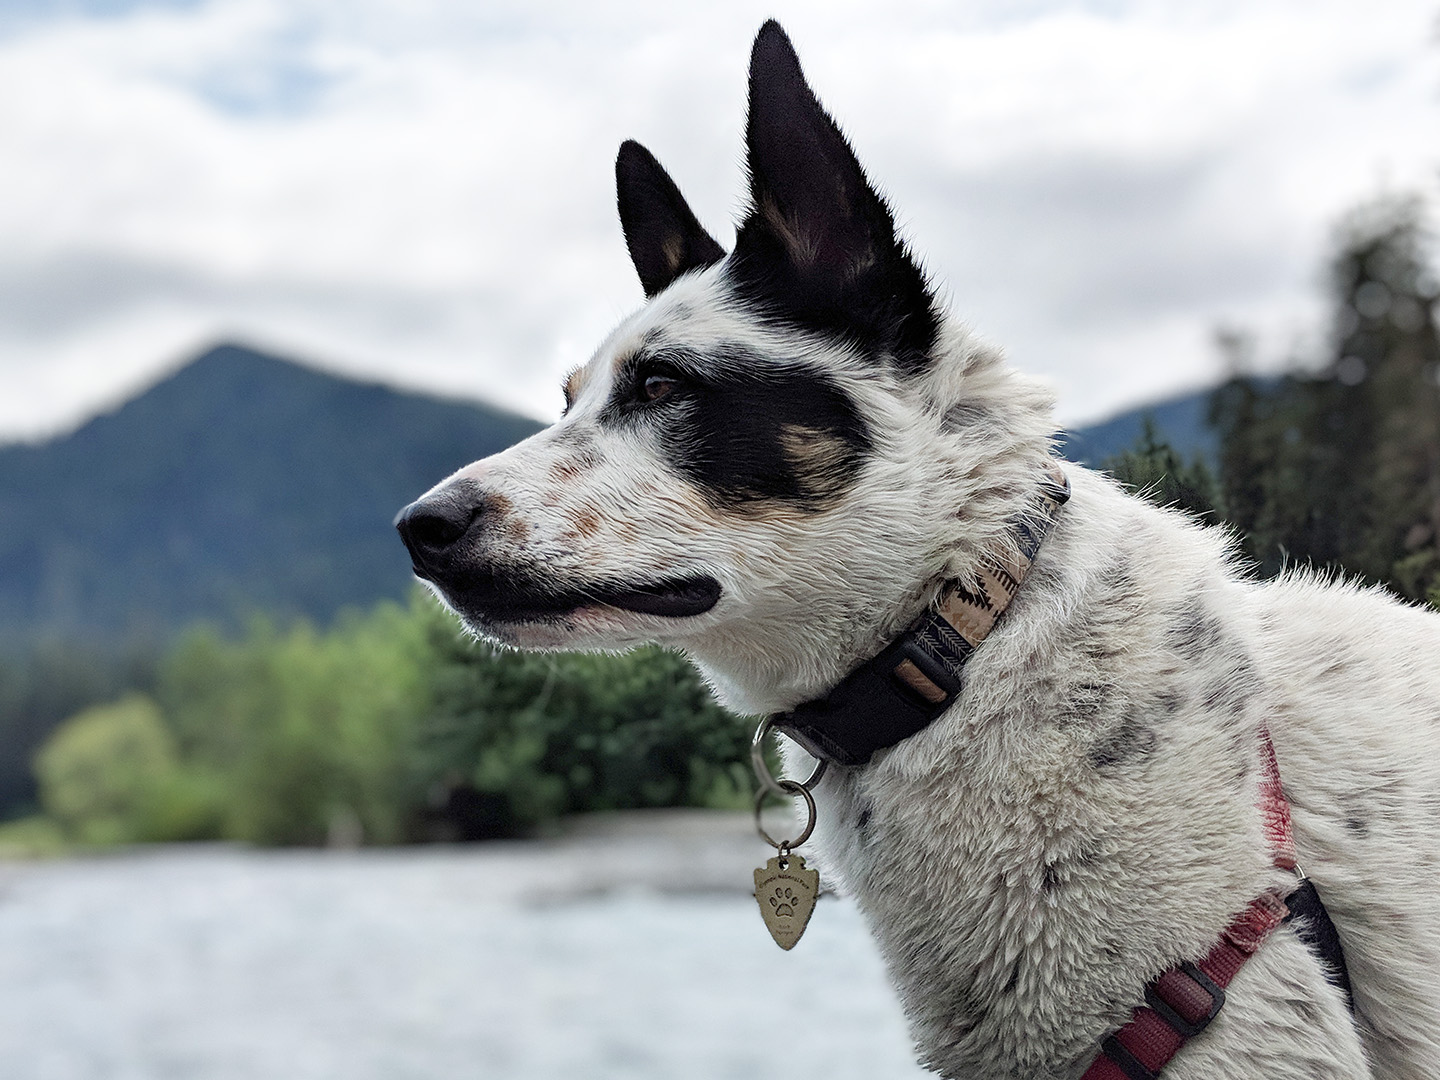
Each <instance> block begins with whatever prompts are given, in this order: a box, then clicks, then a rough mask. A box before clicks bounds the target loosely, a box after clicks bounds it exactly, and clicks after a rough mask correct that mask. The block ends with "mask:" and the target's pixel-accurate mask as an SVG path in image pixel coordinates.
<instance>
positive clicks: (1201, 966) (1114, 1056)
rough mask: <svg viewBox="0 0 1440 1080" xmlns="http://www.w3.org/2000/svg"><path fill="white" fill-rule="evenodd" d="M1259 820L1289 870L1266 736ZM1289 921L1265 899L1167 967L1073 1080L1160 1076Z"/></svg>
mask: <svg viewBox="0 0 1440 1080" xmlns="http://www.w3.org/2000/svg"><path fill="white" fill-rule="evenodd" d="M1260 753H1261V762H1262V765H1263V767H1264V769H1265V775H1264V776H1263V777H1262V778H1261V781H1260V813H1261V816H1262V818H1263V819H1264V822H1265V834H1266V838H1267V839H1268V840H1269V841H1270V847H1271V849H1272V850H1273V851H1274V853H1275V865H1276V866H1279V867H1283V868H1284V869H1286V870H1293V869H1294V868H1295V837H1294V834H1293V833H1292V831H1291V828H1290V806H1289V804H1288V803H1287V802H1286V801H1285V796H1284V795H1283V794H1282V793H1281V790H1280V769H1279V767H1278V766H1277V765H1276V764H1275V747H1274V745H1273V744H1272V743H1271V742H1270V733H1269V732H1268V731H1262V732H1261V751H1260ZM1288 914H1289V909H1288V908H1286V906H1285V902H1284V901H1283V900H1282V899H1280V897H1279V896H1278V895H1277V894H1275V893H1265V894H1263V895H1261V896H1257V897H1256V898H1255V899H1254V900H1252V901H1250V906H1249V907H1247V908H1246V909H1245V910H1244V911H1242V912H1241V913H1240V914H1239V915H1238V916H1236V918H1235V921H1234V922H1232V923H1231V924H1230V925H1229V926H1227V927H1226V928H1225V929H1224V931H1222V932H1221V934H1220V940H1219V942H1217V943H1216V945H1215V947H1214V948H1213V949H1211V950H1210V953H1209V955H1208V956H1206V957H1205V958H1204V959H1203V960H1201V961H1200V962H1199V963H1195V964H1192V963H1189V962H1188V961H1187V962H1186V963H1183V964H1181V965H1180V966H1178V967H1173V968H1171V969H1170V970H1169V971H1167V972H1165V973H1164V974H1163V975H1161V976H1160V977H1159V978H1158V979H1155V980H1154V981H1153V982H1151V983H1150V984H1149V985H1148V986H1146V987H1145V1002H1146V1003H1145V1004H1144V1005H1141V1006H1139V1007H1138V1008H1136V1010H1135V1013H1134V1015H1133V1016H1132V1017H1131V1018H1130V1022H1129V1023H1128V1024H1126V1025H1125V1026H1124V1027H1122V1028H1121V1029H1120V1030H1119V1031H1117V1032H1115V1034H1113V1035H1110V1036H1108V1037H1107V1038H1106V1039H1105V1041H1104V1042H1103V1043H1101V1045H1100V1055H1099V1056H1098V1057H1097V1058H1096V1059H1095V1060H1094V1061H1093V1062H1091V1064H1090V1068H1088V1069H1086V1070H1085V1074H1084V1076H1082V1077H1081V1080H1156V1077H1158V1076H1159V1075H1160V1070H1161V1069H1163V1068H1164V1067H1165V1066H1166V1064H1167V1063H1168V1062H1169V1061H1170V1059H1171V1058H1173V1057H1174V1056H1175V1055H1176V1054H1177V1053H1179V1052H1180V1047H1182V1046H1184V1045H1185V1041H1186V1040H1187V1039H1190V1038H1192V1037H1194V1036H1196V1035H1198V1034H1200V1032H1202V1031H1204V1030H1205V1027H1206V1025H1208V1024H1209V1023H1210V1021H1211V1020H1213V1019H1215V1017H1216V1015H1217V1014H1219V1012H1220V1009H1221V1007H1222V1006H1223V1005H1224V1004H1225V987H1227V986H1229V985H1230V980H1231V979H1233V978H1234V977H1235V973H1236V972H1238V971H1239V970H1240V969H1241V968H1242V967H1244V966H1245V961H1247V960H1249V959H1250V957H1251V956H1253V955H1254V954H1255V950H1256V949H1258V948H1259V947H1260V943H1261V942H1263V941H1264V940H1265V939H1266V938H1267V937H1269V936H1270V933H1271V931H1273V930H1274V929H1275V928H1276V927H1277V926H1279V925H1280V923H1281V922H1282V921H1283V920H1284V919H1285V916H1286V915H1288Z"/></svg>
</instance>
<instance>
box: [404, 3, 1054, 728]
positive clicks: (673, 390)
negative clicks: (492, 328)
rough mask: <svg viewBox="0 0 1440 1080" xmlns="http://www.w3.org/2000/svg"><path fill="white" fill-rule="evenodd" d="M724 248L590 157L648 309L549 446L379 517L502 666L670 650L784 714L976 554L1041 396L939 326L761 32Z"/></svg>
mask: <svg viewBox="0 0 1440 1080" xmlns="http://www.w3.org/2000/svg"><path fill="white" fill-rule="evenodd" d="M746 154H747V158H746V160H747V165H748V169H749V176H750V207H749V210H748V212H747V214H746V216H745V218H744V220H743V222H742V223H741V225H740V227H739V229H738V233H737V237H736V243H735V249H734V251H733V252H731V253H729V254H727V253H726V252H725V251H724V249H723V248H722V247H721V246H720V245H719V244H718V243H717V242H716V241H715V240H714V239H713V238H712V237H711V236H710V235H709V234H708V233H707V232H706V231H705V229H704V228H703V227H702V226H701V225H700V223H699V221H698V220H697V219H696V217H695V214H694V213H693V212H692V211H691V209H690V207H689V206H688V205H687V204H686V202H685V200H684V198H683V197H682V196H681V194H680V191H679V189H678V188H677V187H676V186H675V183H674V182H673V181H672V180H671V178H670V177H669V175H668V174H667V173H666V172H665V170H664V169H662V168H661V167H660V165H659V164H658V163H657V162H656V161H655V159H654V158H653V157H652V156H651V155H650V153H649V152H648V151H646V150H645V149H644V148H643V147H641V146H640V145H639V144H637V143H633V142H627V143H625V144H624V145H623V146H622V147H621V148H620V155H619V159H618V160H617V162H616V175H617V181H618V188H619V207H620V219H621V223H622V225H623V228H624V232H625V240H626V243H627V245H628V246H629V249H630V254H631V257H632V259H633V261H634V264H635V268H636V270H637V271H638V273H639V276H640V281H641V284H642V285H643V286H644V289H645V293H646V296H647V298H648V299H647V303H646V304H645V306H644V307H642V308H641V309H640V310H639V311H638V312H636V313H635V314H634V315H632V316H631V317H630V318H628V319H626V320H625V321H624V322H623V323H621V325H620V326H619V327H618V328H617V329H616V330H615V331H614V332H613V333H612V334H611V335H610V336H609V338H608V339H607V340H606V341H605V342H604V343H602V344H601V346H600V348H599V349H598V350H597V351H596V352H595V355H594V356H593V357H592V358H591V360H590V361H589V362H588V363H587V364H586V365H585V366H584V367H583V368H581V369H579V370H578V371H576V372H575V373H574V374H572V375H571V376H570V377H569V379H568V380H567V381H566V384H565V397H566V402H567V408H566V411H565V414H564V416H563V417H562V418H561V419H560V421H559V422H558V423H556V424H555V425H554V426H553V427H551V428H549V429H548V430H546V431H543V432H541V433H539V434H538V435H535V436H533V437H532V438H530V439H527V440H526V441H524V442H522V443H520V444H518V445H516V446H514V447H512V448H510V449H509V450H506V451H505V452H504V453H501V454H497V455H495V456H494V457H490V458H486V459H485V460H483V461H479V462H476V463H475V464H473V465H470V466H468V467H467V468H464V469H462V470H460V471H459V472H458V473H456V474H455V475H454V476H452V477H450V478H449V479H447V480H445V481H444V482H443V483H441V484H439V485H438V486H437V487H436V488H434V489H433V490H432V491H431V492H430V493H429V494H427V495H426V496H425V497H424V498H422V499H420V500H419V501H418V502H416V503H413V504H411V505H410V506H408V507H406V508H405V509H404V510H403V511H401V514H400V517H399V518H398V519H397V526H398V528H399V529H400V532H401V535H402V537H403V538H404V540H405V543H406V545H407V547H408V548H409V549H410V552H411V556H412V559H413V561H414V566H415V572H416V573H417V574H418V575H419V576H420V577H421V578H423V579H424V580H426V581H427V582H429V583H430V584H431V586H432V587H433V588H434V589H435V590H436V591H437V592H438V593H439V594H440V595H441V596H442V597H443V598H444V600H445V601H446V602H447V603H448V604H449V605H450V606H451V607H452V608H454V609H455V611H456V612H458V613H459V614H460V616H461V617H462V618H463V619H464V621H465V622H466V624H467V625H468V626H469V627H470V628H471V629H472V630H474V631H475V632H477V633H479V634H483V635H485V636H488V637H492V638H496V639H499V640H500V641H503V642H506V643H509V644H512V645H516V646H520V647H524V648H553V649H617V648H626V647H629V646H631V645H635V644H638V643H641V642H645V641H660V642H663V643H666V644H670V645H675V646H678V647H681V648H683V649H685V650H686V651H687V652H689V653H690V654H691V655H692V656H693V657H694V658H695V659H696V660H697V661H698V662H699V663H700V665H701V667H702V669H703V670H705V671H706V673H707V675H709V677H710V678H711V680H712V682H713V683H714V684H715V685H716V687H717V689H718V690H719V691H720V692H721V696H722V697H723V698H724V699H725V700H726V701H727V703H729V704H731V705H733V706H735V707H738V708H741V709H745V710H747V711H755V712H759V711H764V710H770V709H777V708H783V707H788V706H790V705H793V704H794V703H796V702H797V701H800V700H803V699H804V698H806V697H808V696H813V695H814V694H816V693H818V692H820V691H822V690H823V689H825V688H827V687H828V686H829V685H831V684H833V683H834V682H835V681H836V680H837V679H838V678H839V676H840V674H842V673H843V672H844V671H845V670H847V669H848V668H849V667H851V666H853V664H854V663H855V662H856V661H857V660H858V659H861V658H863V656H864V655H866V654H868V653H869V652H873V651H874V649H875V647H876V646H877V644H878V642H879V641H881V640H883V639H884V638H885V637H887V636H889V635H891V634H893V633H894V632H896V630H897V629H898V627H899V626H901V625H903V623H904V622H906V621H908V620H909V619H910V618H911V617H913V615H914V614H915V613H916V611H917V610H918V609H919V608H920V607H921V606H922V605H923V604H925V603H926V602H927V601H928V599H929V598H930V596H931V595H933V592H934V590H935V589H936V588H937V587H938V585H939V583H940V582H941V581H942V580H943V579H944V578H946V577H949V576H953V575H955V574H956V573H964V572H966V571H967V570H968V568H969V566H970V564H971V561H973V559H974V557H975V555H976V554H977V553H978V551H979V550H980V549H981V548H982V547H983V545H984V544H986V543H988V542H989V541H990V540H992V539H993V538H994V537H995V536H996V535H998V534H999V533H1000V532H1001V531H1002V530H1003V529H1004V526H1005V521H1006V518H1007V516H1008V513H1009V512H1010V508H1011V507H1013V505H1014V503H1015V502H1016V500H1017V499H1019V498H1021V497H1023V493H1024V491H1026V490H1028V488H1029V486H1030V485H1031V483H1032V482H1033V477H1034V473H1035V470H1036V466H1037V463H1038V461H1039V460H1040V459H1042V458H1043V457H1044V455H1045V453H1046V452H1047V449H1048V439H1049V434H1050V423H1049V419H1048V408H1049V399H1048V395H1046V394H1045V393H1044V392H1043V391H1039V390H1037V389H1036V388H1035V387H1033V386H1032V385H1030V384H1028V383H1025V382H1023V381H1021V380H1019V379H1017V378H1016V377H1014V376H1013V375H1012V374H1011V373H1009V372H1008V371H1007V370H1006V369H1005V368H1004V367H1003V366H1002V365H1001V364H1000V363H999V361H998V358H997V356H996V355H995V354H994V353H993V352H992V351H990V350H988V349H987V348H985V347H983V346H981V345H978V344H977V343H976V342H974V341H973V340H972V339H971V338H970V337H969V335H968V334H967V333H966V331H965V330H964V329H963V328H961V327H958V326H956V325H954V324H952V323H948V322H946V321H944V320H942V318H941V315H940V312H939V310H938V308H937V305H936V302H935V298H934V296H933V294H932V292H931V290H930V288H929V287H928V285H927V282H926V280H925V276H924V274H923V273H922V272H921V270H920V268H919V267H918V266H917V265H916V263H915V261H914V259H913V258H912V257H911V256H910V254H909V252H908V251H907V249H906V247H905V245H904V244H903V243H901V242H900V241H899V240H898V239H897V237H896V234H895V225H894V220H893V218H892V216H891V213H890V211H889V208H888V207H887V206H886V204H885V201H884V200H883V199H882V198H881V197H880V195H879V194H877V193H876V191H875V190H874V188H873V187H872V186H871V185H870V184H869V182H868V181H867V180H866V177H865V174H864V172H863V171H862V169H861V167H860V164H859V162H858V161H857V160H856V158H855V155H854V153H853V152H852V151H851V149H850V146H849V144H848V143H847V142H846V140H845V137H844V136H843V135H842V134H841V132H840V129H839V128H838V127H837V126H836V125H835V123H834V121H833V120H832V119H831V118H830V116H829V115H828V114H827V113H826V112H825V111H824V109H823V108H822V107H821V106H820V104H819V102H818V101H817V100H816V98H815V96H814V94H813V93H812V91H811V90H810V87H809V86H808V85H807V84H806V82H805V78H804V75H803V73H802V72H801V69H800V63H799V60H798V58H797V57H796V55H795V52H794V49H793V48H792V47H791V45H790V42H789V40H788V39H787V38H786V36H785V33H784V31H782V30H781V29H780V27H779V26H778V25H777V24H776V23H774V22H770V23H767V24H766V25H765V26H764V27H763V28H762V29H761V31H760V34H759V36H758V37H757V38H756V41H755V46H754V51H753V53H752V56H751V66H750V108H749V116H748V120H747V124H746Z"/></svg>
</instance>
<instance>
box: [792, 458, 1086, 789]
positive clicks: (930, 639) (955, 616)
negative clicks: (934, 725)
mask: <svg viewBox="0 0 1440 1080" xmlns="http://www.w3.org/2000/svg"><path fill="white" fill-rule="evenodd" d="M1069 498H1070V482H1069V481H1068V480H1067V479H1066V478H1065V474H1064V472H1062V471H1061V469H1060V467H1059V465H1057V464H1055V463H1054V462H1051V463H1050V464H1049V465H1048V466H1047V467H1046V470H1045V475H1044V477H1043V479H1042V483H1041V488H1040V491H1039V493H1038V495H1037V497H1036V501H1035V504H1034V505H1033V506H1032V508H1031V509H1030V511H1029V512H1028V513H1026V514H1022V515H1021V516H1019V517H1017V518H1016V519H1015V520H1014V521H1012V522H1011V524H1010V531H1011V536H1010V542H1009V543H1001V544H996V545H995V546H994V547H993V548H992V549H991V550H990V551H989V552H988V553H987V554H986V556H985V557H984V558H983V559H982V560H981V563H980V568H979V570H978V572H977V574H976V576H975V580H974V581H972V582H958V581H957V582H952V583H951V584H950V585H949V587H948V588H946V590H945V591H944V592H943V593H942V594H941V595H940V599H939V601H938V602H937V603H936V605H935V606H934V607H933V608H932V609H930V610H929V611H927V612H926V613H925V614H924V615H922V616H921V617H920V618H919V619H918V620H916V621H915V622H914V623H912V624H911V626H910V628H909V629H908V630H906V631H905V633H903V634H901V635H900V637H899V638H897V639H896V640H895V641H893V642H891V643H890V644H889V645H887V646H886V647H885V649H884V650H882V651H881V652H880V654H879V655H878V656H875V657H874V658H872V659H870V660H867V661H866V662H865V663H863V664H861V665H860V666H859V667H858V668H856V669H855V670H854V671H852V672H850V674H849V675H847V676H845V678H844V679H843V680H841V682H840V684H839V685H838V686H836V687H835V689H834V690H831V691H830V693H828V694H826V695H825V696H824V697H823V698H817V699H816V700H814V701H807V702H805V703H803V704H801V705H798V706H796V707H795V708H794V709H793V710H792V711H790V712H788V713H781V714H780V715H778V716H776V717H774V718H773V721H772V723H773V726H774V727H775V728H776V729H777V730H779V731H783V732H784V733H785V734H786V735H788V736H790V738H792V739H794V740H795V741H796V742H797V743H799V744H800V745H801V746H803V747H804V748H805V749H806V750H807V751H809V753H811V754H812V755H814V756H815V757H818V758H819V759H820V760H822V761H833V762H834V763H836V764H837V765H845V766H856V765H864V764H865V763H866V762H867V761H869V760H870V758H871V756H873V755H874V754H875V752H876V751H877V750H884V749H885V748H887V747H890V746H894V745H895V744H896V743H898V742H900V741H902V740H904V739H908V738H909V737H910V736H911V735H914V734H916V733H917V732H919V731H921V730H922V729H923V728H925V727H926V726H927V725H929V724H930V722H931V721H932V720H935V719H936V718H937V717H938V716H939V715H940V714H941V713H943V712H944V711H945V710H946V709H948V708H949V707H950V705H951V703H953V702H954V700H955V698H956V697H957V696H958V695H959V693H960V690H961V687H962V686H963V684H964V671H965V664H966V663H967V662H968V661H969V659H970V654H971V653H973V652H974V651H975V650H976V649H977V648H978V647H979V646H980V643H981V642H982V641H984V640H985V638H986V637H987V636H989V634H990V631H991V630H992V629H994V627H995V624H996V622H997V621H998V620H999V619H1000V616H1001V615H1003V614H1004V613H1005V610H1006V609H1007V608H1008V607H1009V606H1010V602H1011V601H1012V600H1014V599H1015V593H1016V592H1017V591H1018V590H1019V588H1020V583H1021V582H1022V581H1024V580H1025V575H1026V574H1028V573H1029V571H1030V567H1031V565H1032V564H1033V563H1034V562H1035V556H1036V554H1037V553H1038V552H1039V550H1040V544H1041V542H1043V541H1044V539H1045V537H1046V536H1048V535H1049V534H1050V530H1051V529H1052V528H1053V527H1054V525H1055V521H1056V519H1057V518H1058V517H1059V515H1060V508H1061V507H1062V506H1064V505H1065V502H1066V500H1068V499H1069Z"/></svg>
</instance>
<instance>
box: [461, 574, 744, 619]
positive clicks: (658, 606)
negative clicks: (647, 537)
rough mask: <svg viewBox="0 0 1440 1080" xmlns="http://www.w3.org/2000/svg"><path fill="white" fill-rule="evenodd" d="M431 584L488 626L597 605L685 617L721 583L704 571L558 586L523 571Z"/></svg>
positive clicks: (703, 605)
mask: <svg viewBox="0 0 1440 1080" xmlns="http://www.w3.org/2000/svg"><path fill="white" fill-rule="evenodd" d="M436 584H437V585H439V587H440V588H441V590H442V591H443V592H444V593H445V595H446V597H447V598H448V599H449V600H450V601H451V603H452V604H454V606H455V607H456V608H458V609H459V610H460V611H461V612H462V613H464V614H466V615H469V616H474V617H476V618H478V619H479V620H481V621H482V622H485V623H490V624H497V623H507V624H514V623H527V622H555V621H557V620H559V619H562V618H564V617H566V616H568V615H571V614H574V613H575V612H577V611H580V610H581V609H583V608H597V607H602V608H603V607H608V608H618V609H619V610H621V611H630V612H634V613H636V614H638V615H658V616H661V617H663V618H668V619H686V618H693V617H694V616H696V615H703V614H704V613H705V612H707V611H709V610H710V609H711V608H713V607H714V606H715V604H716V603H717V602H718V601H719V599H720V591H721V590H720V582H718V581H716V580H715V579H714V578H713V577H711V576H710V575H708V574H690V575H687V576H684V577H675V578H664V579H661V580H659V581H652V582H641V583H636V582H603V581H602V582H591V583H589V584H586V585H583V586H578V587H572V588H559V587H555V586H552V585H550V584H549V583H546V582H542V581H538V580H536V579H534V578H532V577H530V576H529V575H526V574H523V573H519V574H503V573H489V574H482V575H477V576H475V577H472V578H470V579H469V580H467V581H464V582H457V583H450V582H445V581H437V582H436Z"/></svg>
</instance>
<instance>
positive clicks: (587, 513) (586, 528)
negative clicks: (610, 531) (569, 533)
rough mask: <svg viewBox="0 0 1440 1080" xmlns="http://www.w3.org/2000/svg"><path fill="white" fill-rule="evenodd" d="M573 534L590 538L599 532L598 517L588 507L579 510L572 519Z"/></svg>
mask: <svg viewBox="0 0 1440 1080" xmlns="http://www.w3.org/2000/svg"><path fill="white" fill-rule="evenodd" d="M573 520H574V522H575V532H576V534H577V535H579V536H582V537H591V536H594V535H595V534H596V533H598V532H599V531H600V515H599V514H597V513H596V512H595V511H594V510H593V509H591V508H590V507H588V506H587V507H586V508H585V509H584V510H581V511H580V512H579V513H578V514H576V515H575V517H574V519H573Z"/></svg>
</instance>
